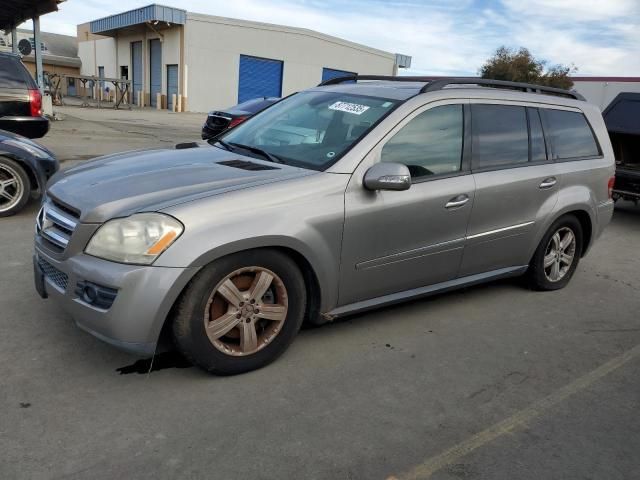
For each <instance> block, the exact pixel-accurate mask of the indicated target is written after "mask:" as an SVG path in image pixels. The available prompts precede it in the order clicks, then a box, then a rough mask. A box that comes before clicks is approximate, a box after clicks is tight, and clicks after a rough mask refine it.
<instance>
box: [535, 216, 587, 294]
mask: <svg viewBox="0 0 640 480" xmlns="http://www.w3.org/2000/svg"><path fill="white" fill-rule="evenodd" d="M563 229H569V230H571V231H572V232H573V235H574V236H575V250H574V254H573V261H572V263H571V265H570V266H569V268H568V269H567V271H566V273H565V274H564V275H563V276H562V278H560V279H559V280H556V281H552V280H551V279H550V278H549V277H548V276H547V273H546V272H545V267H544V258H545V255H546V254H547V252H548V248H549V247H550V242H551V239H552V237H553V236H554V235H555V234H556V232H559V231H562V230H563ZM565 231H566V230H565ZM583 238H584V237H583V232H582V225H581V224H580V221H579V220H578V219H577V218H576V217H575V216H574V215H564V216H562V217H560V218H559V219H558V220H556V221H555V222H554V223H553V225H551V227H549V230H547V233H545V235H544V237H542V240H541V241H540V244H539V245H538V248H537V249H536V252H535V254H534V255H533V258H532V259H531V263H530V264H529V270H528V271H527V279H528V282H529V286H530V287H531V288H532V289H533V290H541V291H548V290H559V289H561V288H564V287H566V286H567V284H568V283H569V281H570V280H571V277H573V274H574V273H575V271H576V268H577V267H578V263H579V262H580V256H581V255H582V245H583V243H582V242H583Z"/></svg>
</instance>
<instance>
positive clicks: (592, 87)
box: [573, 80, 640, 110]
mask: <svg viewBox="0 0 640 480" xmlns="http://www.w3.org/2000/svg"><path fill="white" fill-rule="evenodd" d="M573 88H574V89H575V90H576V91H577V92H578V93H580V94H582V95H583V96H584V97H585V98H586V99H587V101H588V102H589V103H593V104H594V105H597V106H598V107H600V110H604V109H605V108H607V106H608V105H609V104H610V103H611V101H612V100H613V99H614V98H615V97H617V96H618V94H619V93H622V92H636V93H640V81H637V82H607V81H602V80H595V81H577V82H574V83H573Z"/></svg>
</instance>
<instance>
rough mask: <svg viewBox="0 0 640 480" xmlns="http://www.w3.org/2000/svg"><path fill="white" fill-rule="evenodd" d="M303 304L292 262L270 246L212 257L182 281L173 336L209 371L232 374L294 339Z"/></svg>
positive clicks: (301, 281) (277, 353)
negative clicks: (191, 276)
mask: <svg viewBox="0 0 640 480" xmlns="http://www.w3.org/2000/svg"><path fill="white" fill-rule="evenodd" d="M305 305H306V289H305V285H304V278H303V276H302V273H301V272H300V270H299V269H298V267H297V265H296V264H295V262H293V260H291V259H290V258H289V257H287V256H286V255H284V254H282V253H280V252H277V251H274V250H252V251H247V252H242V253H238V254H234V255H230V256H228V257H224V258H222V259H220V260H217V261H215V262H213V263H211V264H209V265H208V266H207V267H205V268H204V269H203V270H202V271H201V272H199V273H198V274H197V275H196V277H195V278H194V279H193V280H192V281H191V283H190V284H189V285H188V286H187V289H186V290H185V292H184V293H183V295H182V297H181V298H180V300H179V303H178V305H177V308H176V313H175V316H174V319H173V335H174V339H175V342H176V344H177V346H178V348H179V349H180V351H181V352H182V353H183V354H184V355H185V356H186V357H187V358H188V359H189V360H191V361H192V362H193V363H195V364H196V365H198V366H200V367H202V368H204V369H205V370H207V371H208V372H211V373H216V374H220V375H233V374H237V373H243V372H247V371H250V370H255V369H257V368H260V367H263V366H264V365H267V364H268V363H270V362H272V361H273V360H275V359H276V358H277V357H278V356H280V354H282V353H283V352H284V351H285V350H286V348H287V347H288V346H289V344H290V343H291V342H292V341H293V339H294V338H295V336H296V334H297V333H298V330H299V329H300V325H301V324H302V320H303V318H304V312H305Z"/></svg>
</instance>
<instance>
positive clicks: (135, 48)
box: [131, 42, 142, 104]
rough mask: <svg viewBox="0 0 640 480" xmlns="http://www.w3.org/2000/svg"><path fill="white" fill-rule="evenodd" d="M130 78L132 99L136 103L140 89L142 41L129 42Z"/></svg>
mask: <svg viewBox="0 0 640 480" xmlns="http://www.w3.org/2000/svg"><path fill="white" fill-rule="evenodd" d="M131 80H132V82H133V86H132V88H133V92H132V93H131V95H132V97H133V101H134V102H135V103H136V104H137V103H138V92H139V91H140V90H142V42H131Z"/></svg>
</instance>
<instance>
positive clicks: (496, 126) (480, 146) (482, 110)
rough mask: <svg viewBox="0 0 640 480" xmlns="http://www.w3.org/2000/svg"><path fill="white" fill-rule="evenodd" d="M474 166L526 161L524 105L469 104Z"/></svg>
mask: <svg viewBox="0 0 640 480" xmlns="http://www.w3.org/2000/svg"><path fill="white" fill-rule="evenodd" d="M471 124H472V130H473V145H472V153H473V165H474V169H484V168H490V167H500V166H509V165H518V164H523V163H527V162H528V161H529V132H528V129H527V112H526V109H525V107H518V106H512V105H480V104H473V105H471Z"/></svg>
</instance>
